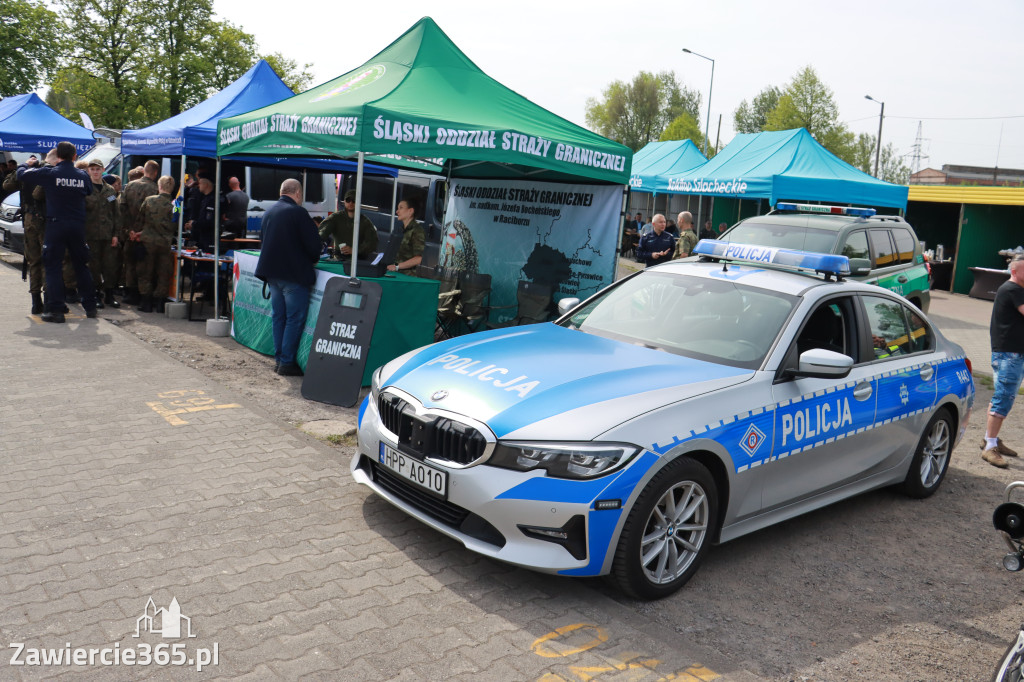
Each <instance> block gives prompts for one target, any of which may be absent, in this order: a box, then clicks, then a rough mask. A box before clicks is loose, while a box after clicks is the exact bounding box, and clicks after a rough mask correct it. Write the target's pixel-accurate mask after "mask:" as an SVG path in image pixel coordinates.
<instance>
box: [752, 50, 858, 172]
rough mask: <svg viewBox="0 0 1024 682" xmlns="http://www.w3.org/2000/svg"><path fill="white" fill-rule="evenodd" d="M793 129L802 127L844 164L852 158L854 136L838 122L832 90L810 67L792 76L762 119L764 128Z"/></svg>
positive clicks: (837, 111) (854, 142) (837, 110)
mask: <svg viewBox="0 0 1024 682" xmlns="http://www.w3.org/2000/svg"><path fill="white" fill-rule="evenodd" d="M793 128H806V129H807V132H809V133H810V134H811V135H813V136H814V139H816V140H817V141H818V142H819V143H820V144H821V145H822V146H823V147H825V149H828V150H829V151H830V152H832V153H833V154H835V155H836V156H838V157H839V158H841V159H843V160H844V161H846V162H848V163H850V162H852V161H853V160H854V147H855V144H856V140H855V139H854V135H853V133H852V132H850V130H849V129H848V128H847V127H846V126H845V125H844V124H843V123H841V122H840V121H839V107H838V106H837V105H836V103H835V100H834V99H833V96H832V90H831V89H830V88H829V87H828V86H827V85H825V84H824V83H822V82H821V80H820V79H819V78H818V74H817V73H815V72H814V69H813V68H811V67H810V66H807V67H804V68H803V69H802V70H801V71H800V72H799V73H797V74H796V76H794V77H793V80H792V81H790V83H789V85H787V86H786V89H785V90H783V92H782V95H781V96H780V97H779V103H778V104H777V105H776V106H775V108H774V109H772V111H771V112H769V114H768V117H767V120H766V122H765V130H791V129H793Z"/></svg>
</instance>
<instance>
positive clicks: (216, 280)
mask: <svg viewBox="0 0 1024 682" xmlns="http://www.w3.org/2000/svg"><path fill="white" fill-rule="evenodd" d="M213 319H215V320H219V319H220V157H219V156H218V157H217V184H216V185H214V186H213Z"/></svg>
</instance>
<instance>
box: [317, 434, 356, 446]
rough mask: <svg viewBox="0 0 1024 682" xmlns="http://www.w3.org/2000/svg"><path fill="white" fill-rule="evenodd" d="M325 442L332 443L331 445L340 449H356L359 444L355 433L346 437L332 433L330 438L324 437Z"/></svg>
mask: <svg viewBox="0 0 1024 682" xmlns="http://www.w3.org/2000/svg"><path fill="white" fill-rule="evenodd" d="M324 440H325V441H327V442H328V443H330V444H331V445H337V446H338V447H347V448H354V447H355V446H356V444H357V443H358V439H357V438H356V434H354V433H350V434H347V435H344V436H343V435H340V434H337V433H332V434H330V435H329V436H324Z"/></svg>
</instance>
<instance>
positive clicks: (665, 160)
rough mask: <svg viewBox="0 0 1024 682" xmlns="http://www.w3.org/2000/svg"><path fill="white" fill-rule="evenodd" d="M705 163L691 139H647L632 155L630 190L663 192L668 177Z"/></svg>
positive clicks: (650, 192) (666, 187)
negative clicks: (666, 140)
mask: <svg viewBox="0 0 1024 682" xmlns="http://www.w3.org/2000/svg"><path fill="white" fill-rule="evenodd" d="M706 162H707V159H706V158H705V157H704V155H703V154H701V153H700V150H699V149H697V145H695V144H694V143H693V141H692V140H671V141H668V142H651V143H650V144H648V145H647V146H646V147H644V148H643V149H641V150H640V151H638V152H637V153H636V154H634V155H633V171H632V173H631V174H630V177H629V188H630V191H633V192H646V193H649V194H663V193H665V192H667V191H668V178H669V177H670V176H673V175H678V174H681V173H687V172H689V171H691V170H693V169H694V168H697V167H699V166H701V165H703V164H704V163H706Z"/></svg>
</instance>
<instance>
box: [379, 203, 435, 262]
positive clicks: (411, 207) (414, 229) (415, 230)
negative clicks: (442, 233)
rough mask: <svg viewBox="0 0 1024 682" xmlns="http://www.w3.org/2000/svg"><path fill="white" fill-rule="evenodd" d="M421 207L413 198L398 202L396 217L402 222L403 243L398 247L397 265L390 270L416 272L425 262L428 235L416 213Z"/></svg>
mask: <svg viewBox="0 0 1024 682" xmlns="http://www.w3.org/2000/svg"><path fill="white" fill-rule="evenodd" d="M419 207H420V204H419V202H418V201H417V200H416V199H415V198H413V197H409V198H408V199H402V200H401V201H399V202H398V208H397V209H395V215H396V216H398V219H399V220H401V221H402V226H403V231H402V243H401V244H400V245H399V247H398V256H397V258H396V259H395V264H394V265H389V266H388V270H391V271H399V270H415V269H416V266H417V265H419V264H420V261H421V260H423V248H424V247H425V246H426V244H427V233H426V231H425V230H424V229H423V224H422V223H420V222H419V221H418V220H416V212H417V211H418V210H419Z"/></svg>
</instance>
